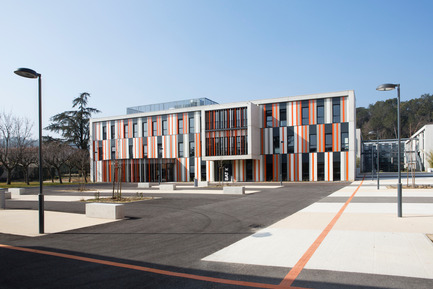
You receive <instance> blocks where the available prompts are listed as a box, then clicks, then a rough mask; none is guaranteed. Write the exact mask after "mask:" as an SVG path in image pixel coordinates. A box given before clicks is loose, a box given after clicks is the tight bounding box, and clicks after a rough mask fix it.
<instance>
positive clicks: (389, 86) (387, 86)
mask: <svg viewBox="0 0 433 289" xmlns="http://www.w3.org/2000/svg"><path fill="white" fill-rule="evenodd" d="M395 88H397V138H398V156H397V162H398V183H397V202H398V204H397V214H398V217H399V218H401V217H402V187H401V168H400V165H401V160H400V152H401V139H400V84H393V83H385V84H381V85H379V86H378V87H377V88H376V90H379V91H389V90H393V89H395Z"/></svg>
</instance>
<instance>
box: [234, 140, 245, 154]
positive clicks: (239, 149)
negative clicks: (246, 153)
mask: <svg viewBox="0 0 433 289" xmlns="http://www.w3.org/2000/svg"><path fill="white" fill-rule="evenodd" d="M241 147H242V143H241V137H240V136H237V137H236V154H237V155H240V154H243V150H242V149H241Z"/></svg>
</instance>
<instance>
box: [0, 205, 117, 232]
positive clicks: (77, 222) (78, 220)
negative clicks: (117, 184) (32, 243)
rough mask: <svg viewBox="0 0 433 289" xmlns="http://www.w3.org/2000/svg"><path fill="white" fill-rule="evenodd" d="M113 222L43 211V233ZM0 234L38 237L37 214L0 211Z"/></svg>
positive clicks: (30, 211) (28, 211)
mask: <svg viewBox="0 0 433 289" xmlns="http://www.w3.org/2000/svg"><path fill="white" fill-rule="evenodd" d="M110 222H115V220H107V219H97V218H88V217H86V216H85V215H84V214H72V213H61V212H52V211H45V233H46V234H52V233H59V232H64V231H69V230H74V229H79V228H83V227H90V226H95V225H101V224H106V223H110ZM0 233H3V234H12V235H20V236H28V237H39V236H43V235H44V234H42V235H41V234H39V212H38V211H35V210H0Z"/></svg>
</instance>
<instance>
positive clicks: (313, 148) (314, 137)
mask: <svg viewBox="0 0 433 289" xmlns="http://www.w3.org/2000/svg"><path fill="white" fill-rule="evenodd" d="M316 151H317V135H316V126H315V125H311V126H310V152H316Z"/></svg>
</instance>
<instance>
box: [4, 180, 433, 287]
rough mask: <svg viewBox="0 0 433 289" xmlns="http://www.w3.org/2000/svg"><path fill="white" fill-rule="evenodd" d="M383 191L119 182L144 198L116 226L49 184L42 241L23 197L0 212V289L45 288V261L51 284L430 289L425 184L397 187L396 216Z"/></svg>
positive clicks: (389, 185)
mask: <svg viewBox="0 0 433 289" xmlns="http://www.w3.org/2000/svg"><path fill="white" fill-rule="evenodd" d="M416 181H417V184H419V185H421V184H433V177H431V176H429V175H423V176H422V177H419V178H417V179H416ZM405 182H406V180H404V182H403V184H404V185H405ZM395 184H396V178H395V177H388V178H385V179H383V180H381V186H380V189H379V190H378V189H377V188H376V180H371V179H369V178H366V179H364V180H357V181H356V182H353V183H285V184H284V186H283V187H280V186H279V184H275V183H274V184H259V185H251V184H246V186H247V188H246V194H245V195H224V194H222V190H221V188H199V189H198V188H194V187H192V186H183V187H182V186H180V187H179V190H177V191H175V192H168V191H167V192H164V191H159V190H158V189H157V187H154V188H152V189H137V188H136V184H135V185H134V184H127V185H125V188H124V193H125V194H126V195H128V194H130V195H133V194H136V193H137V192H139V193H143V195H145V196H153V197H154V199H153V200H148V201H141V202H135V203H130V204H127V205H125V206H126V218H125V220H120V221H113V220H104V219H95V218H87V217H85V216H84V214H83V213H84V211H83V208H84V203H83V202H80V200H82V199H86V198H91V197H93V193H92V192H93V191H88V192H85V193H78V192H71V191H70V190H64V191H60V190H57V191H55V190H52V189H49V190H48V192H47V195H46V206H45V207H46V210H47V211H46V232H47V234H45V235H39V234H37V229H38V228H37V211H36V208H37V202H36V199H35V195H36V194H37V190H33V191H30V192H29V193H26V194H24V195H22V196H19V197H16V198H15V199H14V198H13V199H11V200H8V201H7V209H6V210H1V211H0V232H1V234H0V244H1V245H0V247H1V248H0V257H1V258H2V260H6V263H3V265H1V266H0V276H2V277H0V282H1V283H0V285H1V286H0V287H1V288H18V287H19V288H56V286H55V284H52V283H47V281H46V278H48V277H49V276H50V274H48V275H47V271H45V270H44V268H46V269H48V268H47V267H46V266H48V265H43V264H51V265H53V264H54V265H55V266H56V271H58V275H57V277H58V278H57V280H58V282H60V283H59V284H61V286H62V287H63V288H74V287H75V288H76V287H82V288H91V287H92V286H94V285H95V284H101V286H102V287H104V288H120V287H122V288H137V287H140V288H142V287H144V288H251V287H256V288H296V287H297V288H432V287H433V243H432V241H431V240H430V239H429V238H428V236H427V234H433V189H431V188H404V189H403V217H402V218H398V217H397V198H396V189H395V188H394V187H393V185H395ZM249 185H251V186H249ZM92 189H94V190H97V191H99V192H100V193H101V194H102V195H104V194H105V195H109V194H110V188H109V186H107V185H99V187H98V186H96V187H92ZM23 262H24V263H23ZM47 262H48V263H47ZM110 262H111V263H110ZM6 264H7V265H6ZM35 266H41V268H38V267H35ZM89 266H90V267H89ZM12 268H13V270H11V269H12ZM35 268H38V269H36V272H39V273H40V274H41V275H39V276H37V275H35V274H31V277H30V280H32V282H26V280H25V279H24V280H19V278H20V276H23V275H24V274H26V272H28V270H32V269H33V270H34V269H35ZM85 268H87V269H90V272H92V273H91V274H87V273H86V269H85ZM119 268H121V269H119ZM95 270H97V271H95ZM119 270H120V271H119ZM68 273H70V274H72V275H73V276H79V278H78V279H77V278H73V276H69V275H68ZM112 273H116V274H120V273H121V274H123V275H121V276H126V277H127V278H128V280H127V281H125V279H124V278H123V277H121V278H120V277H119V278H120V279H113V276H110V274H112ZM117 276H119V275H117ZM126 277H125V278H126ZM42 279H43V280H45V281H43V280H42ZM27 281H28V280H27ZM144 284H145V285H144ZM98 286H99V285H98ZM119 286H120V287H119Z"/></svg>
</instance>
